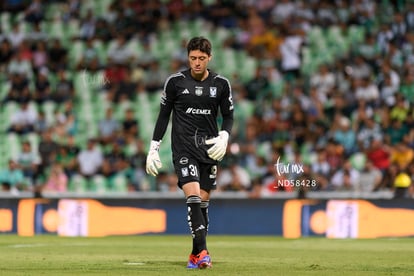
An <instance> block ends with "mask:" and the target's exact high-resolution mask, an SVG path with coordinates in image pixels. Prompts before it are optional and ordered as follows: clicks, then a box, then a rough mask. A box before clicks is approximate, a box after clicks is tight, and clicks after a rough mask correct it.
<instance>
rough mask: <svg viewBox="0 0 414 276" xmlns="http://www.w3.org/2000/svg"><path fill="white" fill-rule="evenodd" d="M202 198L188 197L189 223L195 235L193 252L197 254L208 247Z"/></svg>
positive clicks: (193, 235)
mask: <svg viewBox="0 0 414 276" xmlns="http://www.w3.org/2000/svg"><path fill="white" fill-rule="evenodd" d="M200 205H201V198H200V197H198V196H189V197H188V198H187V208H188V225H189V226H190V230H191V236H192V237H193V251H192V254H194V255H197V254H198V253H200V252H201V251H202V250H204V249H207V245H206V233H207V230H206V226H205V222H204V217H203V213H202V212H201V208H200Z"/></svg>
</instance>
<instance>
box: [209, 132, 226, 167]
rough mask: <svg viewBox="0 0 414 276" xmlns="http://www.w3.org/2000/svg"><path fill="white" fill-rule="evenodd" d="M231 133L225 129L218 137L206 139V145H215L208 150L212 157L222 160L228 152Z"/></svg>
mask: <svg viewBox="0 0 414 276" xmlns="http://www.w3.org/2000/svg"><path fill="white" fill-rule="evenodd" d="M228 140H229V133H228V132H227V131H225V130H222V131H220V132H219V135H218V136H217V137H214V138H212V139H208V140H206V145H213V146H212V147H211V148H209V149H208V150H207V154H208V156H209V157H210V158H211V159H214V160H217V161H221V159H223V157H224V155H225V154H226V149H227V142H228Z"/></svg>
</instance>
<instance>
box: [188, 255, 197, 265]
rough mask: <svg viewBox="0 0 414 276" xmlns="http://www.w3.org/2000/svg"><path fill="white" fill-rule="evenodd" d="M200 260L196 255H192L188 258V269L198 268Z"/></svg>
mask: <svg viewBox="0 0 414 276" xmlns="http://www.w3.org/2000/svg"><path fill="white" fill-rule="evenodd" d="M197 262H198V258H197V256H196V255H193V254H190V257H189V258H188V263H187V268H198V264H197Z"/></svg>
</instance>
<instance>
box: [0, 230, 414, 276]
mask: <svg viewBox="0 0 414 276" xmlns="http://www.w3.org/2000/svg"><path fill="white" fill-rule="evenodd" d="M208 245H209V250H210V253H211V256H212V260H213V268H212V269H206V270H195V271H194V270H187V269H186V268H185V265H186V262H187V257H188V254H189V252H190V246H191V238H190V237H189V236H167V235H165V236H162V235H161V236H124V237H105V238H62V237H57V236H36V237H17V236H10V235H0V275H7V276H8V275H54V276H55V275H116V276H118V275H120V276H121V275H122V276H123V275H257V276H259V275H414V261H413V260H414V257H413V256H414V239H372V240H348V239H346V240H332V239H324V238H303V239H283V238H278V237H270V236H266V237H253V236H214V235H210V236H209V237H208Z"/></svg>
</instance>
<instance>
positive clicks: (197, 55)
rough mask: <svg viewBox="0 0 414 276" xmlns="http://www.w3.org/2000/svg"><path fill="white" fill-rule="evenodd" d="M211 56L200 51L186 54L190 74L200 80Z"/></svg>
mask: <svg viewBox="0 0 414 276" xmlns="http://www.w3.org/2000/svg"><path fill="white" fill-rule="evenodd" d="M210 59H211V56H209V55H207V54H206V53H204V52H201V51H200V50H194V51H191V52H190V53H189V54H188V62H189V64H190V68H191V74H192V75H193V76H194V77H196V78H202V77H204V76H205V74H206V70H207V65H208V63H209V61H210Z"/></svg>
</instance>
